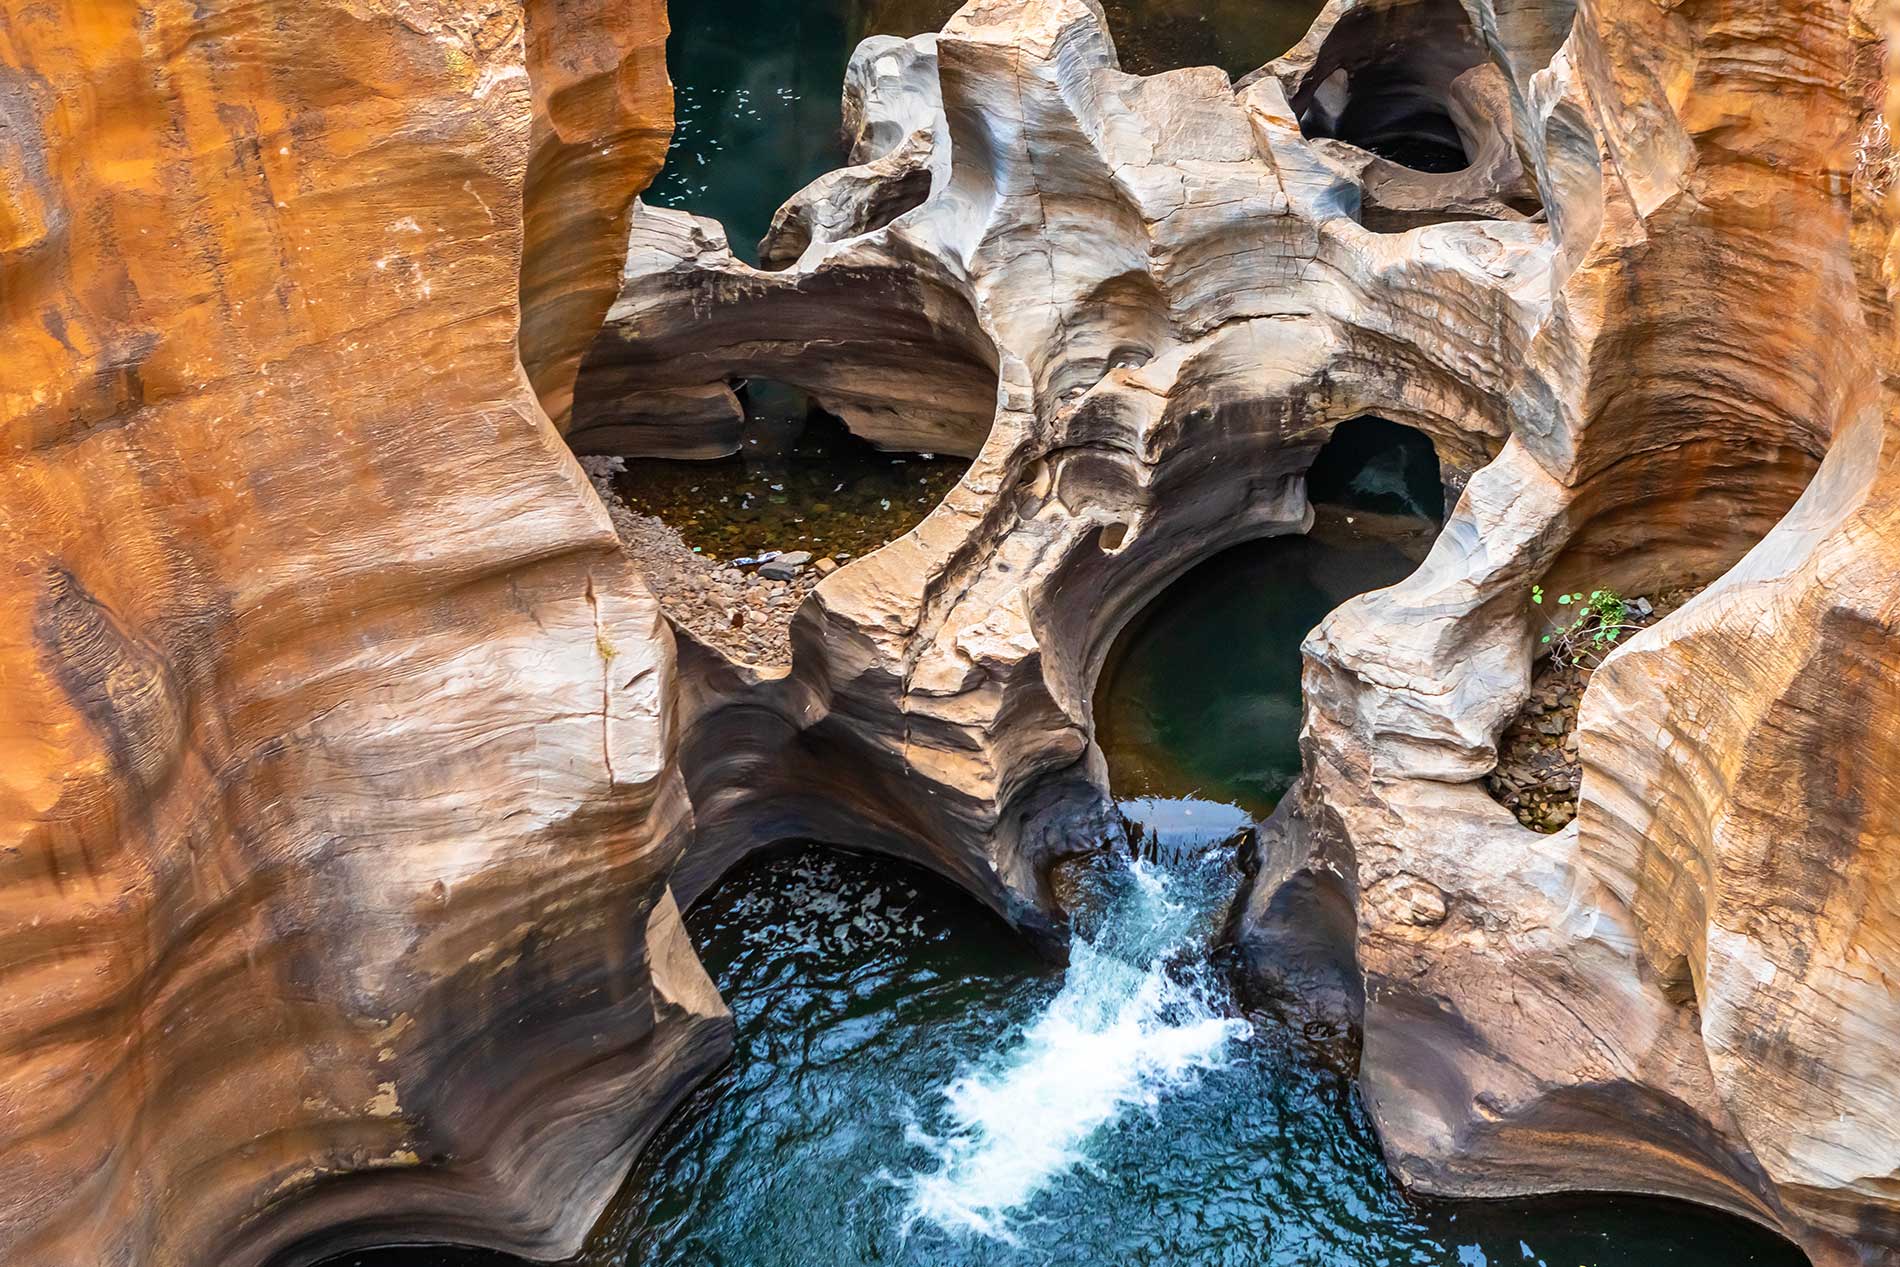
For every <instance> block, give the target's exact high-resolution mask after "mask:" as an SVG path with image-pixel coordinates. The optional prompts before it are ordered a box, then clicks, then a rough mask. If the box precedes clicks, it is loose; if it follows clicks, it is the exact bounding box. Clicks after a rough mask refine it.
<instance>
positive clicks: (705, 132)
mask: <svg viewBox="0 0 1900 1267" xmlns="http://www.w3.org/2000/svg"><path fill="white" fill-rule="evenodd" d="M958 7H959V4H958V3H957V0H689V2H688V3H685V4H678V3H676V4H674V5H673V6H672V13H671V15H670V16H671V20H672V24H673V34H672V37H671V39H670V40H669V41H668V42H667V49H666V60H667V69H668V70H669V71H670V72H671V74H672V76H673V83H674V94H675V97H674V101H675V105H674V109H675V113H676V116H677V120H678V121H677V123H676V125H675V128H674V132H673V143H672V147H671V149H670V150H669V152H668V154H667V161H666V167H665V169H664V170H662V171H661V173H660V175H659V178H658V179H657V180H655V181H654V183H653V187H652V188H651V189H649V190H648V191H647V193H646V200H647V201H648V202H651V203H653V204H654V205H656V206H661V207H678V208H682V209H684V210H688V211H692V212H695V213H697V214H699V215H703V216H711V217H712V218H713V219H715V220H718V221H719V222H720V223H721V224H723V225H724V226H725V227H726V231H727V235H728V237H729V238H730V239H731V242H732V248H733V250H734V251H735V252H736V253H737V254H738V255H739V257H740V258H741V259H744V260H746V261H748V262H751V263H757V262H758V243H759V239H760V238H762V237H764V236H765V232H766V230H767V229H769V228H770V227H771V224H772V215H773V213H774V212H776V211H777V210H778V208H779V206H780V205H781V204H782V203H784V202H785V200H786V199H788V198H790V197H791V196H792V195H793V194H795V193H797V192H798V191H799V190H800V189H802V188H804V187H805V186H806V185H808V184H810V183H811V182H812V181H813V180H815V179H817V178H818V177H819V176H822V175H824V174H825V173H826V172H827V171H830V170H831V169H833V168H834V167H837V166H839V165H840V164H841V163H842V162H843V161H844V158H845V153H844V146H843V143H842V140H841V139H840V135H839V130H840V105H839V102H840V97H841V86H842V84H843V82H844V69H845V65H846V63H847V62H849V61H850V59H851V52H852V50H853V49H855V48H856V47H857V46H858V42H859V41H860V40H862V39H863V38H864V37H865V36H867V35H898V36H911V35H916V34H919V33H921V32H924V31H934V30H937V29H938V28H939V27H941V26H942V24H943V23H944V21H945V20H946V19H948V18H949V17H950V15H951V14H953V13H955V12H956V10H957V9H958ZM1320 7H1321V6H1320V3H1319V0H1107V3H1106V4H1105V5H1104V8H1105V9H1106V11H1107V13H1108V17H1109V24H1110V29H1111V30H1112V31H1113V32H1114V35H1115V42H1116V47H1117V51H1118V52H1119V53H1120V55H1121V60H1122V65H1123V67H1124V69H1127V70H1130V71H1134V72H1137V73H1140V74H1152V73H1155V72H1157V71H1162V70H1167V69H1170V68H1173V67H1176V66H1199V65H1215V66H1222V67H1225V68H1226V69H1227V70H1228V71H1229V72H1230V73H1232V74H1235V75H1239V74H1242V73H1244V72H1246V71H1249V70H1252V69H1254V68H1255V67H1257V66H1259V65H1261V64H1262V63H1264V62H1266V61H1268V60H1270V59H1272V58H1274V57H1277V56H1279V55H1280V54H1281V53H1283V52H1285V51H1286V50H1287V49H1288V48H1290V47H1292V45H1293V44H1295V43H1296V42H1298V41H1299V39H1300V38H1301V37H1302V36H1303V35H1304V34H1305V33H1306V29H1307V27H1308V26H1310V25H1311V24H1312V21H1313V19H1314V18H1315V17H1316V16H1318V14H1319V10H1320Z"/></svg>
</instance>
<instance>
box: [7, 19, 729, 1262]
mask: <svg viewBox="0 0 1900 1267" xmlns="http://www.w3.org/2000/svg"><path fill="white" fill-rule="evenodd" d="M471 10H472V11H471ZM602 13H605V14H610V15H615V16H616V23H617V24H614V23H610V24H607V26H606V27H605V28H603V27H602V26H601V24H600V23H598V22H594V21H593V19H595V18H597V17H599V16H601V15H600V14H596V13H594V12H592V11H591V10H590V9H589V7H588V6H584V5H579V4H562V3H538V4H530V5H528V6H527V8H526V11H525V12H524V8H523V6H522V5H521V4H520V3H516V2H515V0H488V2H487V3H482V4H479V5H474V6H470V5H467V4H463V3H459V2H457V3H450V2H449V0H266V2H263V3H239V2H238V0H201V2H199V3H190V2H188V0H0V120H3V121H4V125H3V126H0V347H3V348H4V349H5V352H4V364H5V372H4V374H0V1051H4V1055H3V1056H0V1260H3V1261H5V1262H6V1263H8V1264H9V1265H10V1267H39V1265H41V1264H45V1265H47V1267H54V1265H57V1267H70V1265H71V1264H78V1263H85V1264H93V1263H136V1264H140V1265H141V1267H182V1265H184V1264H193V1265H199V1264H202V1265H204V1267H211V1265H213V1264H215V1265H217V1267H232V1265H234V1264H248V1263H256V1262H261V1261H264V1260H265V1259H266V1258H268V1257H269V1256H270V1255H271V1254H272V1253H274V1252H275V1251H277V1250H278V1249H280V1248H282V1247H284V1246H287V1245H288V1246H295V1247H297V1251H296V1252H297V1253H298V1254H299V1255H303V1256H308V1255H310V1254H314V1253H317V1252H319V1251H321V1250H323V1249H325V1248H333V1247H336V1246H338V1245H341V1244H345V1243H349V1242H352V1241H359V1240H374V1239H383V1238H388V1237H400V1236H404V1235H408V1236H416V1235H427V1234H430V1233H432V1232H433V1233H437V1234H440V1233H442V1232H444V1231H446V1230H447V1229H448V1228H451V1227H452V1228H453V1229H454V1234H455V1235H456V1237H457V1239H463V1240H468V1239H476V1240H486V1241H489V1242H492V1243H495V1244H498V1245H503V1246H509V1247H513V1248H517V1249H522V1250H529V1251H534V1252H541V1253H555V1252H562V1251H564V1250H566V1249H569V1248H572V1247H573V1246H574V1245H575V1244H576V1243H577V1241H578V1238H579V1237H580V1235H581V1234H582V1232H584V1230H585V1228H586V1225H587V1222H588V1220H589V1218H590V1216H591V1213H592V1211H593V1210H594V1209H596V1208H598V1205H599V1204H600V1203H601V1202H602V1201H604V1199H605V1197H606V1195H607V1194H608V1193H609V1192H610V1191H611V1189H612V1187H613V1185H614V1183H615V1181H616V1180H617V1178H618V1176H619V1174H620V1173H621V1172H622V1171H623V1170H624V1167H625V1165H626V1164H627V1161H628V1158H629V1155H630V1150H631V1147H632V1145H633V1143H634V1142H635V1141H636V1140H637V1139H638V1138H639V1136H640V1134H641V1132H642V1131H643V1130H644V1129H645V1128H646V1127H647V1126H650V1125H651V1124H652V1123H653V1122H654V1121H655V1120H657V1114H658V1112H659V1110H660V1109H661V1108H663V1107H664V1105H665V1104H666V1103H667V1102H668V1100H669V1099H670V1097H671V1096H673V1095H675V1094H677V1093H678V1091H679V1090H680V1088H681V1087H682V1086H684V1085H685V1084H686V1082H688V1081H690V1077H691V1075H692V1074H693V1073H695V1072H696V1071H697V1070H699V1069H702V1068H703V1067H704V1065H705V1063H706V1062H707V1060H708V1059H712V1058H716V1056H717V1054H718V1051H719V1050H720V1044H721V1043H722V1042H723V1041H724V1035H725V1028H724V1027H725V1021H724V1019H723V1014H722V1010H721V1008H720V1006H719V1003H718V1000H717V998H716V996H715V995H714V994H713V992H712V990H711V987H710V983H708V982H707V981H706V980H705V978H704V976H703V974H701V973H700V972H699V971H698V968H697V965H696V963H695V961H694V960H693V959H692V956H691V955H690V952H688V953H685V954H684V955H682V954H679V953H678V952H679V951H680V950H681V949H683V948H685V943H684V938H683V934H682V933H681V931H680V929H679V925H678V921H677V918H676V917H675V916H674V915H673V914H672V907H671V903H670V902H667V901H663V900H662V899H663V894H664V885H665V876H666V874H667V872H668V870H669V869H670V866H671V861H672V858H673V856H674V854H675V853H676V852H677V850H678V848H679V842H680V837H681V834H682V832H683V828H684V824H685V822H686V820H687V813H688V811H687V808H686V805H685V801H684V796H683V793H682V791H681V788H680V785H679V782H678V778H677V775H675V774H672V773H670V772H669V771H668V766H667V758H668V753H669V745H670V743H671V731H672V718H671V712H670V710H671V705H670V699H669V697H670V690H669V689H668V680H669V675H670V672H671V665H672V643H671V638H670V635H669V634H668V632H667V631H666V628H665V626H664V624H663V623H662V621H661V619H660V617H659V614H658V612H657V610H656V608H655V606H654V603H653V601H652V599H651V598H650V596H649V595H648V594H647V592H646V591H645V589H644V587H643V586H642V585H641V583H640V582H639V580H638V579H637V577H636V576H635V575H634V573H633V571H632V569H631V568H630V567H629V566H628V564H627V563H626V562H625V561H624V560H623V559H622V557H621V556H620V554H619V553H618V551H617V549H616V543H615V538H614V535H613V532H612V529H611V527H610V525H609V523H608V521H607V518H606V516H605V514H604V512H603V511H602V509H601V507H600V506H599V504H598V502H597V500H596V499H595V498H594V496H593V494H592V493H591V491H590V490H589V488H588V486H587V483H586V481H585V480H584V479H583V478H582V477H581V474H580V472H579V470H578V469H577V468H576V466H575V464H574V462H573V460H572V458H571V457H570V456H569V454H568V453H567V451H566V449H565V447H564V445H563V444H562V442H561V439H560V437H559V435H558V434H557V432H556V431H555V429H554V428H553V427H552V426H551V425H550V424H549V422H548V419H547V417H546V415H545V414H544V413H543V412H542V410H541V408H540V406H539V405H538V404H537V402H536V399H535V396H534V394H533V393H532V392H531V391H530V390H529V387H528V383H527V379H526V378H525V377H524V375H523V373H522V364H521V359H520V356H519V355H518V352H517V339H518V338H519V339H520V340H521V341H522V344H523V345H524V346H526V347H529V348H530V349H532V350H533V351H534V354H535V357H536V364H537V365H539V366H540V367H541V369H542V371H543V377H544V379H546V381H548V382H553V383H556V384H558V382H559V379H560V370H559V368H558V366H559V363H560V361H561V358H562V357H563V356H566V355H567V349H568V346H569V344H570V343H571V342H572V333H573V331H574V330H575V329H577V328H578V326H579V325H580V324H581V323H582V317H583V315H584V314H583V313H582V309H583V308H585V307H586V306H587V305H588V304H592V303H593V302H594V299H593V298H592V296H593V294H594V292H595V291H596V290H601V291H602V292H603V293H611V290H612V287H613V283H614V280H615V277H614V270H613V269H612V268H611V267H610V266H607V265H606V261H608V259H609V257H610V256H611V254H612V252H611V251H610V250H609V249H608V247H607V246H606V245H605V239H606V238H607V237H609V236H611V234H610V229H611V225H612V223H613V221H614V220H615V218H616V217H617V216H618V215H619V214H620V208H621V206H622V204H623V203H624V200H625V198H626V197H627V196H628V195H629V194H630V192H631V190H632V189H633V188H635V187H636V186H637V185H638V183H639V182H640V181H641V180H643V179H644V178H645V173H647V172H649V171H650V170H651V166H652V163H653V160H654V151H655V149H656V148H657V145H658V141H657V139H656V138H657V137H659V136H660V135H661V134H662V133H663V130H664V128H665V126H666V119H665V110H664V105H665V102H666V90H665V87H664V82H663V76H661V75H660V67H659V62H658V59H657V53H656V52H655V50H656V49H657V47H658V42H659V40H660V39H661V38H662V35H663V30H662V29H661V28H659V27H657V26H656V25H654V24H653V21H652V7H651V6H640V5H634V6H630V7H629V6H606V7H605V8H603V9H602ZM643 15H644V16H643ZM601 29H608V30H611V31H612V33H613V34H614V35H615V37H616V39H617V40H618V43H617V44H615V45H614V46H613V50H612V51H604V52H601V53H599V54H598V55H597V56H596V57H595V59H594V60H586V59H583V60H579V61H576V60H574V59H573V55H572V53H571V51H570V50H571V49H573V48H575V47H581V46H584V45H585V46H588V47H599V43H598V32H599V31H600V30H601ZM589 41H593V43H588V42H589ZM576 147H594V148H589V149H588V152H587V154H586V156H585V157H584V158H582V157H577V156H576ZM575 170H580V171H581V172H582V174H583V176H584V177H585V179H583V180H581V181H580V182H579V183H578V184H576V185H575V186H573V187H569V186H567V185H566V184H563V185H562V187H561V189H560V191H559V194H558V196H553V197H550V196H539V197H537V193H536V191H537V189H541V190H545V189H546V188H547V187H548V185H549V184H550V183H552V182H554V181H555V180H557V179H559V178H562V177H563V176H564V174H565V173H567V172H570V171H575ZM524 190H525V191H527V194H526V202H527V207H528V219H529V221H530V222H531V223H532V224H534V225H536V226H539V228H538V240H537V235H536V234H532V233H531V234H529V235H528V236H529V243H530V249H529V250H528V251H527V253H526V255H525V256H524V224H523V206H524ZM583 224H584V225H587V226H590V227H589V228H588V231H587V233H586V234H581V233H580V232H579V230H576V229H574V227H573V226H576V225H583ZM570 234H571V235H573V239H574V240H573V241H569V240H567V235H570ZM583 237H584V238H585V241H586V250H585V251H583V250H581V249H580V248H579V246H578V245H576V244H575V243H577V242H578V241H579V240H580V239H581V238H583ZM524 260H525V263H524ZM596 268H598V269H599V275H598V276H595V275H594V272H595V269H596ZM524 290H525V291H526V292H528V295H529V307H530V310H531V312H532V313H533V314H534V319H533V320H532V321H530V322H529V323H528V324H527V325H526V326H524V325H523V322H522V321H521V319H520V317H519V306H518V300H517V295H518V294H519V293H521V292H522V291H524ZM584 298H585V300H586V302H585V303H583V302H582V301H583V299H584ZM550 375H551V377H548V376H550ZM548 390H549V392H550V395H551V396H552V395H558V388H549V389H548ZM556 983H558V984H559V985H560V986H561V988H560V989H558V990H550V989H549V988H548V987H549V985H550V984H556ZM583 1109H584V1110H586V1112H585V1113H581V1112H580V1111H581V1110H583Z"/></svg>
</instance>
